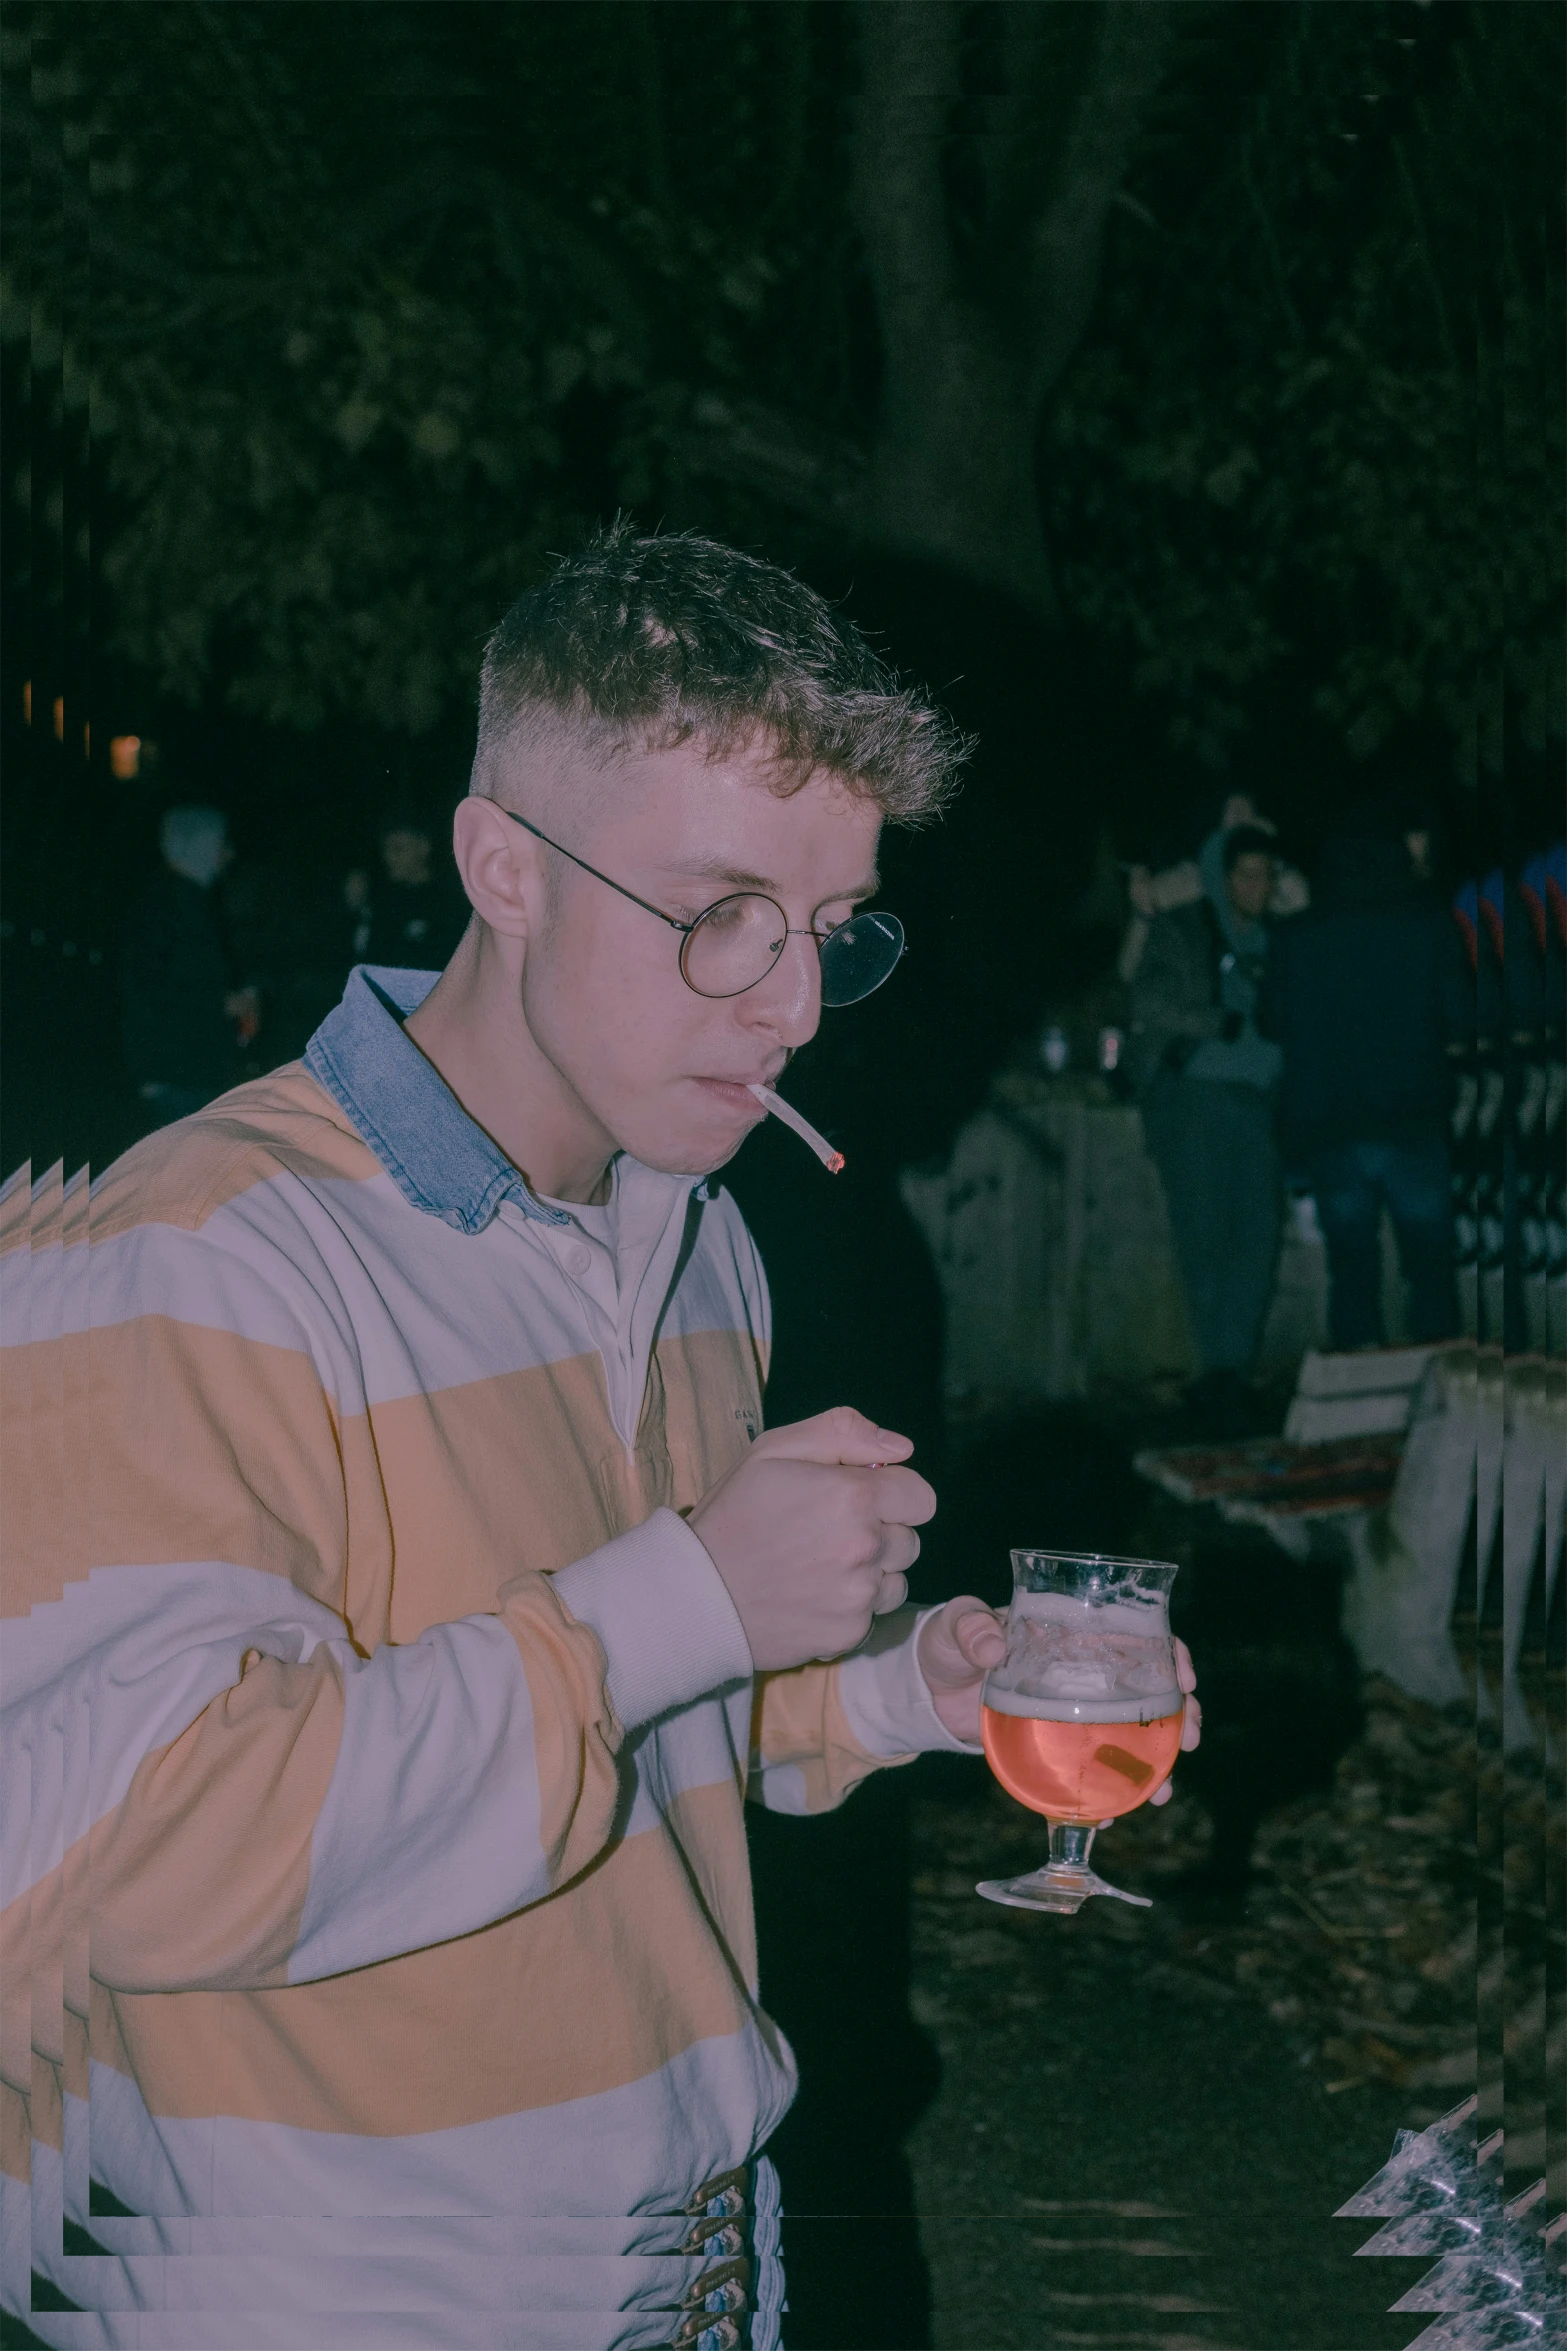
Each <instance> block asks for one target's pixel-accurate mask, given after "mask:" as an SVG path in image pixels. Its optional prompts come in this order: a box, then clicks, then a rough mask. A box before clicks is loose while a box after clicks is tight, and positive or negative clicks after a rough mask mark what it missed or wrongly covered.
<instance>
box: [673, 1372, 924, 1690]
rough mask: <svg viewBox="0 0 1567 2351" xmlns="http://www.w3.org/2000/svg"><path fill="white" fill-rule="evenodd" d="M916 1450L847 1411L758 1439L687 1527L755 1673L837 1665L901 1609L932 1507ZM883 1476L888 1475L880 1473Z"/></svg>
mask: <svg viewBox="0 0 1567 2351" xmlns="http://www.w3.org/2000/svg"><path fill="white" fill-rule="evenodd" d="M913 1450H914V1448H913V1446H912V1445H911V1444H910V1442H909V1440H908V1438H907V1437H898V1436H894V1435H893V1434H892V1433H891V1431H890V1430H888V1429H879V1428H877V1427H876V1425H875V1424H874V1422H872V1421H868V1420H867V1419H866V1418H865V1417H864V1415H863V1414H862V1413H858V1412H855V1411H853V1410H852V1409H851V1408H850V1407H849V1406H848V1405H839V1406H838V1407H837V1408H836V1409H835V1410H833V1411H832V1412H821V1413H818V1414H817V1416H816V1418H815V1419H814V1420H801V1421H796V1422H794V1423H793V1424H792V1426H790V1427H788V1428H781V1429H766V1430H764V1431H763V1433H762V1435H761V1436H759V1437H758V1438H757V1440H756V1443H755V1444H754V1445H753V1446H752V1447H751V1450H750V1452H749V1453H748V1454H747V1455H746V1457H745V1459H744V1461H742V1462H740V1463H739V1464H738V1465H737V1466H736V1467H735V1468H734V1469H732V1470H731V1471H730V1472H729V1475H728V1476H727V1477H725V1478H720V1480H719V1482H718V1484H717V1485H716V1486H714V1487H712V1488H711V1489H710V1490H709V1491H708V1492H707V1493H706V1494H704V1495H703V1497H702V1499H701V1501H700V1502H699V1503H698V1504H697V1505H696V1508H695V1509H694V1510H693V1511H692V1513H691V1517H690V1525H691V1529H692V1532H693V1533H694V1534H696V1535H697V1536H699V1537H700V1539H701V1541H702V1542H703V1544H704V1545H705V1546H706V1548H707V1551H708V1554H709V1556H710V1558H711V1559H712V1562H713V1565H714V1566H715V1567H716V1568H717V1570H718V1572H719V1574H720V1575H721V1576H722V1577H723V1579H724V1582H725V1584H726V1586H727V1587H728V1591H729V1597H730V1599H731V1600H733V1602H734V1604H735V1608H736V1610H737V1612H738V1614H739V1618H740V1622H741V1624H742V1625H743V1626H744V1627H745V1637H746V1639H747V1640H748V1641H749V1643H750V1645H751V1657H752V1660H753V1662H754V1664H755V1666H756V1669H757V1671H758V1672H759V1673H775V1672H778V1671H780V1670H781V1669H783V1668H785V1667H788V1666H791V1665H804V1664H806V1663H808V1662H809V1661H810V1660H811V1659H813V1658H818V1657H841V1656H843V1655H844V1653H845V1652H846V1651H847V1650H850V1649H853V1648H855V1647H857V1646H858V1644H859V1643H860V1642H861V1641H862V1640H863V1639H864V1638H865V1635H866V1633H867V1632H868V1631H869V1630H870V1623H871V1618H872V1617H873V1616H879V1615H882V1614H884V1613H885V1612H886V1611H887V1610H888V1609H892V1608H901V1607H902V1605H903V1601H904V1598H905V1596H906V1593H907V1589H908V1587H907V1584H906V1583H905V1580H904V1579H905V1577H906V1576H907V1574H908V1571H909V1569H910V1568H911V1567H912V1566H913V1565H914V1562H915V1560H916V1559H917V1558H918V1557H919V1550H920V1539H919V1536H918V1535H917V1534H916V1533H915V1531H914V1530H915V1528H916V1527H920V1526H923V1525H924V1524H925V1522H926V1520H927V1519H929V1518H931V1517H933V1516H934V1515H935V1509H936V1497H935V1495H934V1494H933V1493H932V1492H931V1489H930V1488H929V1486H927V1485H926V1483H925V1480H924V1479H923V1478H922V1477H920V1476H918V1475H917V1474H916V1472H915V1471H913V1470H912V1469H900V1468H898V1467H897V1466H896V1465H897V1463H899V1462H900V1461H903V1460H906V1459H907V1457H908V1455H909V1454H910V1453H912V1451H913ZM879 1464H884V1465H885V1466H877V1465H879Z"/></svg>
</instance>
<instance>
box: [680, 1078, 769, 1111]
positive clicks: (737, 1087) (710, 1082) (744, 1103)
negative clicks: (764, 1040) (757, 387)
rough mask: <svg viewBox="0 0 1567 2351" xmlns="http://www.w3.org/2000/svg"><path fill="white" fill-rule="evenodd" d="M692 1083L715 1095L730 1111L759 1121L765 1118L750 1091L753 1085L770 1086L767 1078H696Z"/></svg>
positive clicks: (758, 1103) (760, 1106)
mask: <svg viewBox="0 0 1567 2351" xmlns="http://www.w3.org/2000/svg"><path fill="white" fill-rule="evenodd" d="M693 1082H694V1083H695V1084H696V1085H699V1086H704V1087H705V1088H706V1089H707V1091H708V1093H710V1094H713V1095H715V1096H716V1097H717V1098H718V1100H719V1101H721V1102H725V1103H727V1104H728V1105H729V1107H730V1108H731V1109H732V1110H743V1111H745V1112H746V1113H747V1115H748V1116H749V1117H751V1118H758V1119H760V1118H765V1117H766V1116H767V1113H766V1111H765V1110H764V1109H763V1108H762V1105H761V1104H760V1102H758V1100H757V1099H756V1096H755V1095H754V1094H753V1093H752V1091H751V1088H752V1086H753V1085H757V1086H765V1085H768V1084H770V1082H771V1081H770V1080H769V1079H767V1078H764V1077H756V1078H697V1079H695V1080H694V1081H693Z"/></svg>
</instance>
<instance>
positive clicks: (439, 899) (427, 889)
mask: <svg viewBox="0 0 1567 2351" xmlns="http://www.w3.org/2000/svg"><path fill="white" fill-rule="evenodd" d="M377 846H378V849H379V853H380V865H381V870H380V872H379V873H375V874H372V873H369V872H367V871H366V870H365V868H364V867H363V866H356V867H355V868H354V870H353V872H352V873H350V874H349V875H348V877H347V879H346V880H345V882H344V884H343V903H344V905H345V906H346V907H347V908H348V912H349V914H350V916H351V917H352V922H353V932H352V947H353V960H354V962H355V963H368V964H390V965H393V966H400V967H405V968H411V969H415V970H419V971H439V970H440V969H442V968H443V966H444V965H446V964H447V963H448V962H450V960H451V957H452V955H453V953H454V952H455V950H456V947H457V942H458V940H459V939H460V938H461V937H462V935H463V932H464V931H465V930H466V929H467V927H468V902H467V900H466V899H465V898H464V897H463V895H462V892H461V890H460V889H459V888H458V886H457V877H456V873H455V871H454V869H453V868H452V865H451V859H450V857H449V856H448V857H445V858H441V859H437V856H436V849H435V834H434V830H433V828H432V827H431V826H430V825H429V824H428V823H427V822H426V821H425V819H424V818H423V817H422V816H420V815H418V814H416V813H415V812H414V811H412V810H410V809H407V808H403V809H400V810H398V811H397V812H396V813H395V814H394V815H392V816H389V817H388V818H387V819H386V820H385V822H384V823H383V824H382V826H381V831H380V835H379V839H378V843H377Z"/></svg>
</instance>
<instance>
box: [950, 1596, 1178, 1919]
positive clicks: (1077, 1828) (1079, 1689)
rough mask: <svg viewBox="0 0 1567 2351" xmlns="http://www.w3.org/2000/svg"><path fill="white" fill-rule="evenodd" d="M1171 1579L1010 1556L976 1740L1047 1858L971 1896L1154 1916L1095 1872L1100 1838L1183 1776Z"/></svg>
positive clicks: (1138, 1898)
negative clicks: (1044, 1838) (1003, 1616)
mask: <svg viewBox="0 0 1567 2351" xmlns="http://www.w3.org/2000/svg"><path fill="white" fill-rule="evenodd" d="M1175 1577H1176V1570H1175V1568H1174V1567H1172V1566H1171V1565H1170V1564H1169V1563H1168V1562H1167V1561H1164V1560H1158V1559H1110V1558H1106V1557H1104V1556H1102V1555H1101V1554H1098V1553H1095V1552H1077V1551H1014V1552H1013V1554H1012V1606H1011V1609H1010V1610H1009V1612H1008V1616H1007V1653H1006V1656H1005V1657H1004V1658H1003V1659H1002V1661H1001V1663H1000V1664H999V1665H998V1666H996V1667H995V1669H994V1670H993V1671H992V1672H991V1673H990V1674H988V1675H987V1676H986V1680H985V1687H984V1692H983V1699H982V1712H981V1717H980V1721H981V1735H982V1736H983V1738H984V1742H985V1754H986V1757H987V1758H988V1760H989V1763H990V1768H991V1770H992V1771H993V1772H994V1773H995V1775H996V1777H997V1779H998V1780H999V1781H1000V1782H1001V1785H1002V1786H1003V1787H1004V1788H1005V1789H1006V1791H1007V1794H1008V1795H1009V1796H1015V1797H1016V1799H1017V1801H1018V1802H1019V1803H1020V1804H1026V1805H1028V1806H1029V1808H1030V1810H1031V1811H1034V1812H1042V1813H1043V1814H1044V1816H1045V1818H1046V1820H1047V1821H1048V1822H1049V1823H1050V1858H1049V1860H1048V1862H1047V1863H1046V1864H1045V1866H1044V1868H1043V1869H1036V1870H1031V1871H1029V1872H1028V1873H1027V1875H1025V1876H1023V1877H1016V1878H986V1879H985V1880H984V1882H983V1884H981V1885H980V1886H978V1887H977V1888H976V1889H975V1891H976V1892H978V1893H981V1894H983V1895H984V1896H985V1898H986V1900H987V1901H990V1902H1006V1903H1009V1904H1010V1905H1011V1906H1012V1907H1013V1908H1014V1909H1017V1910H1054V1911H1060V1912H1064V1913H1071V1912H1073V1911H1076V1910H1080V1909H1081V1908H1082V1906H1083V1904H1084V1902H1085V1901H1086V1900H1087V1899H1088V1897H1089V1895H1090V1894H1112V1895H1114V1897H1115V1899H1116V1900H1117V1901H1118V1902H1135V1903H1136V1904H1137V1905H1138V1907H1139V1908H1140V1909H1144V1910H1146V1909H1148V1908H1150V1907H1151V1905H1150V1904H1149V1901H1148V1898H1147V1896H1146V1895H1144V1894H1128V1893H1126V1892H1124V1891H1123V1889H1122V1888H1121V1887H1120V1886H1111V1885H1107V1884H1106V1883H1105V1881H1104V1879H1103V1878H1102V1877H1099V1876H1098V1875H1097V1874H1096V1873H1095V1871H1094V1870H1092V1869H1091V1868H1090V1867H1089V1860H1088V1856H1089V1851H1090V1848H1091V1847H1092V1845H1093V1841H1094V1830H1095V1828H1096V1827H1098V1826H1099V1825H1101V1824H1102V1823H1105V1822H1107V1821H1110V1820H1113V1819H1115V1818H1116V1817H1117V1816H1118V1815H1119V1814H1121V1813H1123V1812H1132V1811H1135V1810H1136V1808H1137V1806H1138V1805H1139V1804H1146V1803H1147V1801H1148V1799H1149V1797H1150V1796H1151V1795H1152V1794H1153V1792H1154V1790H1155V1789H1156V1788H1158V1787H1161V1786H1162V1785H1163V1783H1164V1782H1165V1781H1166V1780H1167V1779H1168V1778H1169V1776H1170V1774H1171V1772H1172V1771H1173V1770H1174V1768H1175V1758H1176V1756H1177V1754H1178V1753H1179V1752H1180V1745H1181V1724H1182V1719H1183V1712H1184V1708H1185V1703H1186V1702H1185V1699H1184V1697H1183V1695H1182V1692H1181V1687H1180V1683H1179V1681H1178V1679H1177V1676H1176V1670H1175V1648H1174V1644H1173V1643H1172V1641H1171V1638H1170V1586H1171V1585H1172V1584H1173V1583H1174V1581H1175Z"/></svg>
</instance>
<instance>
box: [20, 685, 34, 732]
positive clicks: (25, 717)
mask: <svg viewBox="0 0 1567 2351" xmlns="http://www.w3.org/2000/svg"><path fill="white" fill-rule="evenodd" d="M32 723H33V681H32V679H31V678H24V679H23V681H22V724H23V726H24V727H30V726H31V725H32Z"/></svg>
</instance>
